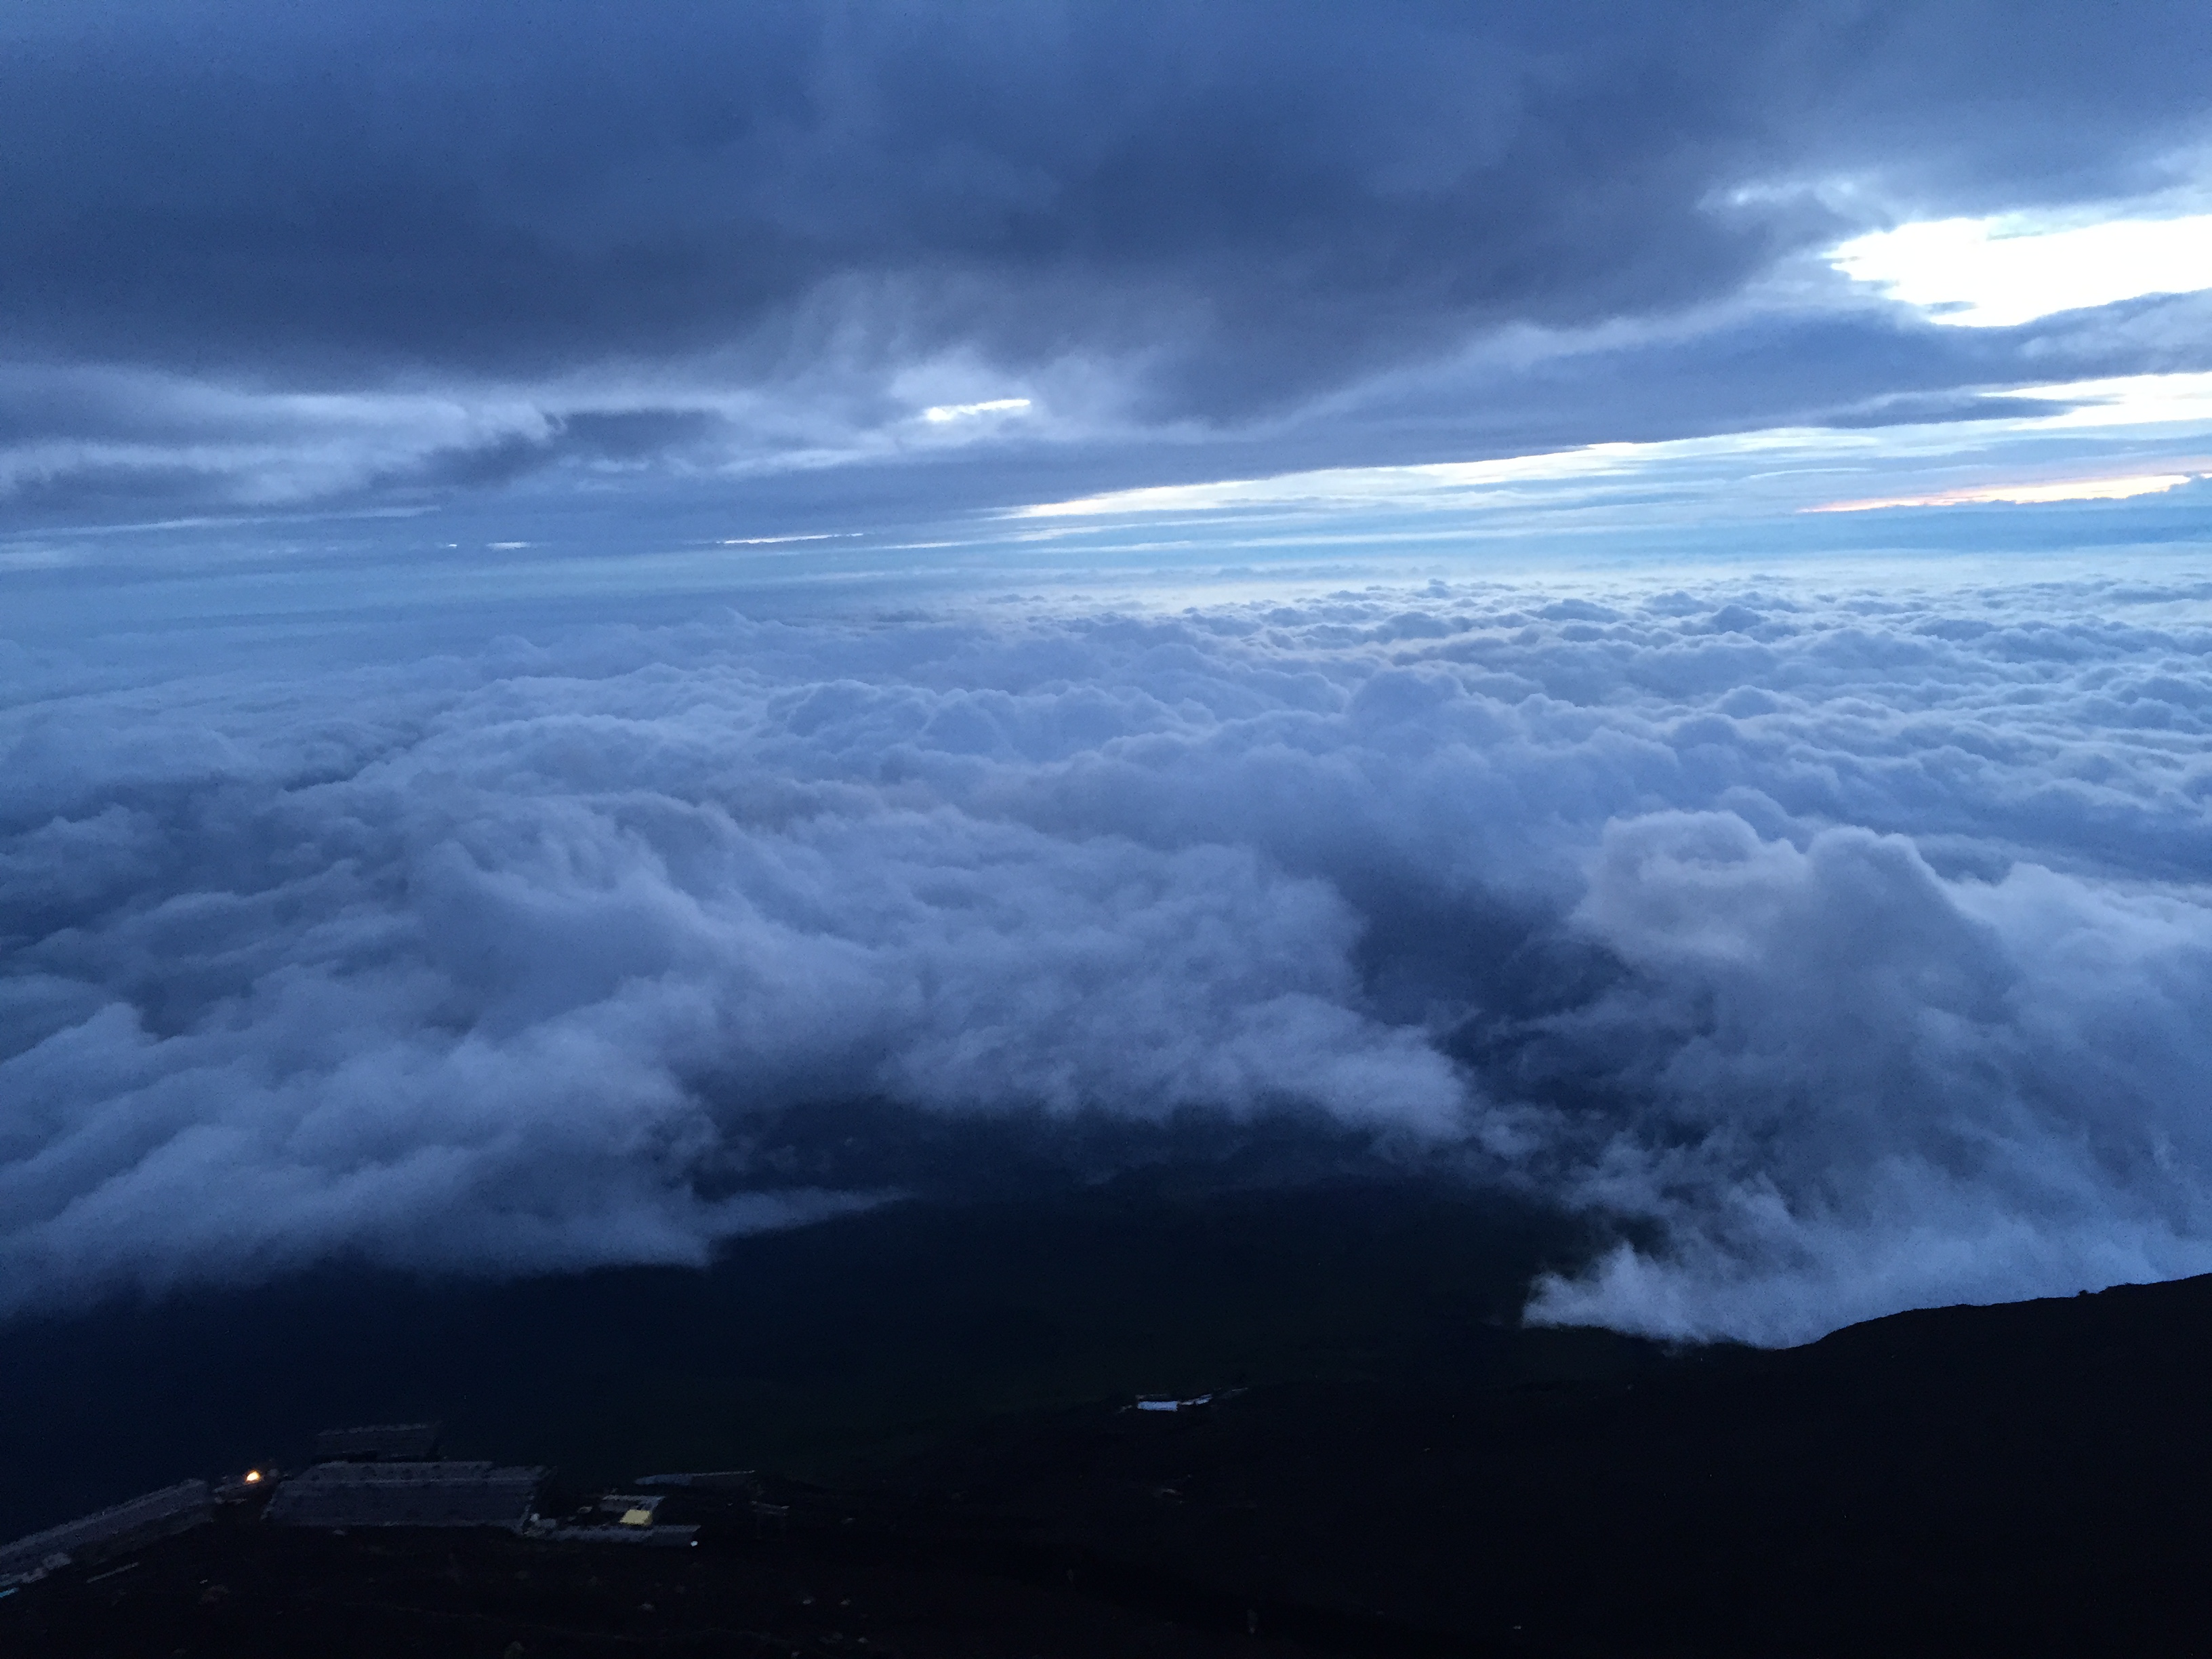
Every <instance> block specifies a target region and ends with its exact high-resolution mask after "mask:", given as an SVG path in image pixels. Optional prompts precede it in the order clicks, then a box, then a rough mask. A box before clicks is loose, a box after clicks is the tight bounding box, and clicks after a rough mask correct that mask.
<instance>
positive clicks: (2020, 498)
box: [1797, 472, 2208, 513]
mask: <svg viewBox="0 0 2212 1659" xmlns="http://www.w3.org/2000/svg"><path fill="white" fill-rule="evenodd" d="M2206 476H2208V475H2206V474H2204V473H2200V472H2137V473H2132V474H2130V475H2129V476H2127V477H2119V478H2063V479H2054V480H2051V481H2049V482H2046V483H2016V484H1974V485H1967V486H1966V487H1963V488H1961V489H1942V490H1937V491H1936V492H1935V493H1934V494H1932V495H1885V496H1881V497H1879V498H1877V499H1871V500H1868V501H1827V502H1824V503H1823V504H1822V505H1820V506H1819V507H1800V508H1798V509H1797V510H1798V511H1799V512H1801V513H1871V512H1873V511H1875V509H1876V508H1878V507H1967V506H1972V505H1973V504H1975V503H1977V502H1996V501H2002V502H2007V503H2010V504H2013V505H2016V506H2028V505H2033V504H2034V503H2037V502H2041V501H2127V500H2129V499H2130V497H2133V496H2136V495H2163V494H2164V493H2165V492H2166V491H2167V490H2169V489H2179V488H2180V487H2181V486H2182V485H2183V484H2185V483H2193V482H2195V481H2196V480H2197V479H2198V478H2200V477H2206Z"/></svg>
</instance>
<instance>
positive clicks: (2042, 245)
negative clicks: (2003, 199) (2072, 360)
mask: <svg viewBox="0 0 2212 1659" xmlns="http://www.w3.org/2000/svg"><path fill="white" fill-rule="evenodd" d="M1828 257H1829V261H1830V263H1831V264H1833V265H1834V266H1835V268H1836V269H1837V270H1840V271H1842V272H1843V273H1844V275H1845V276H1850V277H1853V278H1855V279H1857V281H1859V282H1863V283H1875V284H1878V285H1879V286H1881V287H1882V288H1884V289H1887V291H1888V293H1889V295H1890V297H1892V298H1893V299H1897V300H1901V301H1905V303H1906V304H1907V305H1914V306H1919V307H1923V308H1924V309H1925V310H1926V311H1927V313H1928V314H1929V318H1930V319H1932V320H1934V321H1936V322H1939V323H1953V324H1958V325H1964V326H1966V327H1973V328H2002V327H2007V326H2009V325H2013V324H2015V323H2026V322H2032V321H2033V320H2034V319H2036V318H2038V317H2047V316H2049V315H2051V313H2054V312H2060V311H2073V310H2076V309H2078V308H2080V307H2084V306H2101V305H2111V304H2112V303H2113V302H2114V301H2120V300H2133V299H2139V298H2141V297H2142V295H2148V294H2190V293H2194V292H2196V291H2197V290H2198V289H2206V288H2212V214H2193V215H2190V216H2184V217H2178V218H2166V219H2112V220H2107V221H2106V222H2103V223H2100V224H2074V225H2064V226H2057V225H2052V224H2050V223H2049V222H2037V221H2036V220H2034V219H2033V218H2029V217H2023V216H2002V217H1997V218H1990V219H1936V220H1929V221H1925V222H1921V223H1918V224H1907V225H1899V227H1897V228H1896V229H1894V230H1883V231H1876V232H1875V233H1873V234H1870V235H1866V236H1859V237H1855V238H1853V239H1852V240H1850V241H1848V242H1845V243H1844V244H1843V245H1842V246H1840V247H1838V248H1837V249H1835V250H1834V252H1832V253H1831V254H1830V255H1829V256H1828Z"/></svg>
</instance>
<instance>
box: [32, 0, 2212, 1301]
mask: <svg viewBox="0 0 2212 1659" xmlns="http://www.w3.org/2000/svg"><path fill="white" fill-rule="evenodd" d="M2208 70H2212V20H2209V19H2208V17H2207V15H2206V14H2205V13H2204V11H2203V8H2202V7H2201V6H2183V5H2178V4H2177V5H2163V4H2157V3H2146V4H2142V5H2138V6H2131V7H2129V8H2126V9H2124V10H2118V11H2116V10H2115V9H2112V8H2108V7H2103V6H2094V5H2089V4H2084V3H2072V4H2053V3H2045V4H2037V3H2013V4H2008V5H2004V6H2002V7H2000V6H1997V5H1994V4H1990V5H1980V4H1963V3H1953V4H1946V3H1919V4H1914V5H1910V6H1907V5H1885V4H1879V3H1870V0H1867V3H1861V0H1852V3H1843V0H1838V3H1814V4H1800V5H1773V4H1762V5H1749V4H1746V5H1741V6H1735V5H1729V4H1715V5H1711V6H1700V7H1698V8H1694V9H1692V8H1683V7H1674V6H1668V7H1660V6H1650V7H1644V6H1620V5H1607V6H1602V7H1597V6H1584V5H1578V4H1574V3H1564V4H1562V3H1548V4H1545V5H1541V6H1537V5H1510V4H1493V5H1486V6H1479V7H1478V6H1467V5H1441V4H1438V5H1425V4H1398V5H1389V4H1383V5H1376V6H1370V7H1362V8H1358V9H1350V8H1344V7H1338V6H1322V5H1317V4H1316V5H1298V4H1283V3H1276V4H1268V5H1264V6H1262V5H1256V4H1255V5H1242V4H1235V3H1222V4H1218V5H1209V6H1206V7H1204V8H1198V7H1190V6H1148V5H1143V4H1133V5H1122V6H1115V7H1112V8H1103V7H1077V6H1060V5H1052V4H1047V3H1042V0H1034V3H1025V4H1018V5H1011V4H1010V5H1003V6H1000V5H987V4H969V5H960V6H951V7H934V8H922V7H915V6H908V5H901V4H892V3H884V0H876V3H854V4H814V5H796V4H794V5H787V6H777V5H760V6H750V7H744V8H732V7H726V6H708V5H697V6H693V5H685V4H678V3H670V4H665V5H658V6H655V7H653V8H650V9H636V8H614V7H604V6H596V5H586V4H580V3H578V4H568V5H552V6H539V7H532V8H529V9H520V8H516V9H505V8H490V9H471V10H467V11H459V12H457V11H456V10H454V9H452V8H449V7H429V6H416V5H412V4H408V3H384V4H379V5H377V6H374V7H368V6H356V5H352V4H347V3H337V4H330V5H323V6H317V7H313V8H307V7H301V6H296V5H291V4H282V5H280V4H274V3H259V4H232V3H209V4H204V5H198V6H193V7H155V6H151V5H144V4H121V3H118V4H83V5H76V6H72V7H69V8H54V7H35V6H28V5H24V6H14V7H8V8H5V9H0V204H4V211H0V595H4V604H0V778H4V779H5V780H6V781H5V783H4V785H0V948H4V951H5V966H4V969H0V1317H4V1316H10V1315H15V1314H20V1313H21V1312H24V1311H27V1310H55V1309H68V1308H73V1307H82V1306H86V1305H89V1304H92V1303H94V1302H96V1301H98V1300H99V1299H100V1298H102V1297H112V1296H116V1295H119V1294H128V1293H136V1292H141V1291H155V1292H158V1291H163V1290H167V1289H171V1288H175V1287H179V1286H185V1285H197V1284H205V1283H219V1282H231V1281H236V1280H246V1281H252V1280H256V1279H266V1278H268V1277H270V1276H271V1275H274V1274H278V1273H285V1272H289V1271H293V1270H295V1269H298V1268H301V1267H307V1266H309V1265H312V1264H314V1263H317V1262H321V1261H331V1260H366V1261H378V1262H384V1263H390V1264H395V1265H400V1266H405V1267H426V1268H434V1269H441V1270H447V1269H453V1270H460V1271H465V1272H481V1273H525V1272H534V1271H542V1270H546V1269H552V1268H561V1267H574V1266H580V1265H585V1264H589V1263H595V1262H603V1261H697V1260H702V1259H704V1257H705V1255H707V1254H708V1253H709V1252H711V1250H712V1249H713V1248H714V1243H715V1241H716V1240H717V1239H719V1238H722V1237H728V1236H730V1235H732V1234H733V1233H736V1232H739V1231H745V1230H748V1229H753V1228H758V1227H763V1226H772V1225H788V1224H792V1223H795V1222H799V1221H803V1220H805V1219H808V1218H814V1217H817V1216H822V1215H827V1214H831V1213H835V1212H837V1211H839V1210H841V1209H843V1208H847V1207H850V1206H854V1205H858V1204H865V1203H869V1202H875V1201H879V1200H882V1199H883V1198H884V1197H886V1196H890V1195H893V1194H896V1193H899V1192H902V1191H914V1190H921V1189H922V1188H925V1187H927V1183H928V1182H929V1181H931V1180H936V1179H939V1178H940V1177H941V1175H942V1171H941V1170H937V1171H935V1172H934V1173H932V1172H929V1171H925V1170H921V1168H919V1167H915V1168H911V1169H909V1168H902V1166H901V1164H900V1162H899V1158H898V1156H897V1155H896V1152H894V1151H892V1150H890V1144H891V1143H892V1142H896V1141H897V1137H896V1136H890V1137H889V1139H887V1142H886V1148H885V1149H884V1150H882V1151H881V1152H880V1153H879V1154H878V1155H872V1156H863V1155H858V1154H855V1155H851V1156H847V1155H844V1154H841V1153H839V1152H836V1149H835V1148H819V1147H817V1148H813V1149H811V1151H809V1152H806V1154H805V1156H795V1155H793V1153H792V1152H791V1148H792V1146H793V1145H794V1144H796V1143H794V1141H793V1135H794V1134H796V1133H798V1132H797V1131H796V1130H795V1129H794V1128H793V1125H796V1124H801V1123H803V1122H804V1121H806V1120H807V1115H808V1114H809V1113H811V1112H817V1111H819V1110H820V1109H823V1108H824V1107H826V1106H829V1105H833V1104H836V1103H854V1102H865V1103H869V1105H870V1107H871V1109H873V1110H877V1111H879V1112H880V1113H883V1114H888V1115H889V1116H888V1117H886V1118H885V1119H884V1121H890V1120H891V1119H898V1118H903V1119H905V1120H909V1121H914V1122H916V1123H927V1124H933V1123H939V1122H946V1121H956V1122H961V1123H979V1124H985V1125H991V1126H996V1127H998V1128H1000V1129H1002V1130H1004V1131H1005V1132H1006V1133H1015V1132H1017V1131H1018V1132H1019V1133H1024V1134H1026V1135H1030V1136H1031V1137H1033V1138H1038V1139H1042V1142H1044V1143H1045V1144H1050V1145H1058V1146H1062V1147H1063V1148H1064V1149H1065V1151H1064V1155H1065V1157H1066V1159H1067V1161H1068V1164H1069V1167H1070V1168H1071V1169H1077V1170H1085V1171H1091V1172H1095V1170H1094V1169H1093V1166H1094V1164H1095V1163H1096V1160H1097V1158H1100V1157H1102V1156H1103V1154H1102V1153H1100V1152H1098V1150H1097V1149H1098V1147H1099V1146H1101V1145H1102V1144H1103V1143H1102V1142H1101V1140H1100V1139H1099V1133H1098V1132H1099V1130H1100V1127H1101V1126H1105V1127H1108V1128H1110V1129H1111V1130H1113V1131H1114V1135H1116V1136H1119V1137H1120V1139H1114V1136H1109V1137H1108V1139H1109V1140H1111V1141H1112V1144H1114V1145H1115V1146H1121V1147H1123V1149H1124V1151H1123V1152H1121V1153H1117V1154H1115V1156H1128V1157H1138V1156H1163V1155H1165V1153H1164V1152H1163V1151H1162V1150H1161V1149H1163V1148H1167V1147H1170V1146H1172V1145H1174V1144H1176V1137H1177V1136H1178V1135H1180V1134H1182V1133H1184V1132H1185V1131H1188V1130H1190V1129H1192V1128H1193V1127H1194V1126H1197V1127H1202V1128H1208V1130H1209V1132H1212V1131H1213V1130H1220V1131H1223V1132H1228V1133H1234V1134H1236V1135H1239V1136H1243V1137H1247V1138H1250V1139H1266V1138H1267V1137H1268V1136H1270V1135H1276V1134H1279V1135H1283V1136H1289V1135H1291V1134H1293V1133H1304V1132H1305V1131H1306V1130H1309V1129H1310V1128H1311V1127H1314V1126H1316V1125H1321V1126H1324V1127H1326V1128H1327V1129H1328V1132H1329V1133H1332V1134H1336V1135H1340V1136H1348V1137H1350V1141H1349V1142H1347V1143H1346V1144H1352V1143H1356V1144H1357V1145H1358V1147H1359V1148H1360V1151H1359V1152H1358V1159H1359V1160H1361V1167H1363V1168H1389V1169H1401V1170H1418V1171H1421V1172H1424V1173H1426V1174H1430V1175H1434V1174H1437V1173H1438V1172H1443V1173H1444V1174H1446V1175H1448V1176H1449V1178H1451V1179H1454V1180H1458V1181H1462V1182H1466V1183H1468V1186H1469V1188H1470V1189H1471V1190H1475V1191H1483V1190H1497V1191H1511V1192H1512V1193H1514V1194H1516V1195H1518V1196H1519V1197H1522V1198H1526V1197H1530V1196H1533V1197H1535V1198H1537V1199H1539V1200H1542V1201H1546V1202H1550V1203H1553V1204H1556V1205H1558V1206H1562V1207H1564V1208H1566V1209H1569V1210H1571V1211H1573V1212H1576V1213H1577V1214H1581V1215H1583V1216H1586V1217H1589V1218H1591V1219H1592V1220H1593V1222H1594V1224H1595V1225H1597V1226H1598V1227H1599V1229H1600V1230H1601V1231H1604V1232H1607V1234H1608V1236H1611V1237H1616V1238H1617V1239H1618V1240H1619V1243H1617V1244H1616V1245H1615V1246H1613V1248H1611V1249H1609V1250H1608V1252H1607V1253H1606V1254H1604V1255H1601V1257H1600V1258H1599V1259H1597V1260H1595V1261H1592V1262H1591V1263H1589V1264H1586V1265H1584V1266H1583V1267H1573V1268H1568V1269H1563V1270H1562V1272H1561V1273H1560V1274H1559V1276H1557V1277H1554V1278H1552V1279H1546V1280H1544V1281H1542V1282H1541V1283H1540V1284H1538V1285H1534V1286H1533V1287H1532V1292H1531V1303H1530V1314H1531V1316H1532V1317H1534V1318H1539V1319H1551V1320H1587V1321H1596V1322H1605V1323H1608V1324H1612V1325H1613V1326H1616V1327H1618V1328H1623V1329H1631V1330H1638V1331H1644V1332H1648V1333H1651V1334H1662V1335H1668V1336H1685V1335H1686V1336H1714V1335H1725V1336H1733V1337H1738V1338H1743V1339H1746V1340H1757V1341H1770V1342H1779V1341H1790V1340H1803V1339H1805V1338H1807V1337H1809V1336H1813V1335H1817V1334H1820V1333H1821V1332H1822V1331H1824V1330H1826V1329H1829V1328H1833V1327H1835V1326H1836V1325H1838V1324H1840V1323H1843V1322H1846V1321H1848V1320H1850V1319H1856V1318H1861V1317H1865V1316H1870V1315H1874V1314H1879V1313H1882V1312H1887V1311H1892V1310H1895V1309H1897V1308H1900V1307H1907V1306H1917V1305H1928V1304H1936V1303H1942V1302H1947V1301H1957V1300H1961V1299H1968V1300H1989V1299H1996V1298H2000V1297H2008V1296H2016V1295H2028V1294H2041V1293H2058V1292H2070V1291H2074V1290H2076V1289H2080V1288H2085V1287H2088V1286H2092V1285H2104V1284H2110V1283H2113V1282H2118V1281H2120V1280H2124V1279H2148V1278H2157V1277H2165V1276H2171V1275H2172V1274H2176V1273H2191V1272H2203V1271H2208V1270H2212V1128H2208V1127H2207V1126H2206V1125H2205V1123H2204V1122H2203V1121H2202V1114H2201V1107H2200V1104H2199V1103H2201V1102H2202V1100H2203V1098H2205V1097H2206V1086H2207V1085H2208V1084H2212V1053H2208V1052H2207V1051H2206V1050H2205V1049H2204V1048H2203V1044H2202V1042H2201V1041H2200V1040H2199V1038H2198V1037H2197V1034H2196V1033H2195V1031H2194V1030H2193V1029H2192V1019H2193V1014H2194V1012H2195V1011H2196V1010H2200V1009H2201V1008H2202V1007H2203V1006H2204V1003H2205V993H2206V992H2207V991H2208V990H2212V890H2208V887H2207V884H2206V880H2205V874H2206V871H2207V869H2208V861H2207V860H2208V854H2212V823H2208V821H2207V817H2206V802H2207V799H2208V795H2212V772H2208V769H2207V766H2206V763H2205V762H2204V760H2203V748H2204V734H2205V733H2204V728H2205V726H2206V723H2207V721H2208V719H2212V667H2208V662H2207V656H2206V653H2207V650H2208V642H2212V632H2209V631H2208V629H2212V612H2208V603H2212V559H2208V554H2207V540H2208V532H2207V523H2208V511H2207V509H2208V504H2212V103H2208V100H2206V99H2205V97H2204V94H2203V86H2204V84H2206V82H2207V77H2208ZM1302 1126H1303V1127H1302ZM1132 1148H1133V1149H1135V1150H1129V1149H1132ZM1148 1148H1149V1149H1150V1150H1149V1151H1147V1150H1146V1149H1148ZM1086 1160H1091V1162H1086ZM1109 1161H1110V1160H1109Z"/></svg>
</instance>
